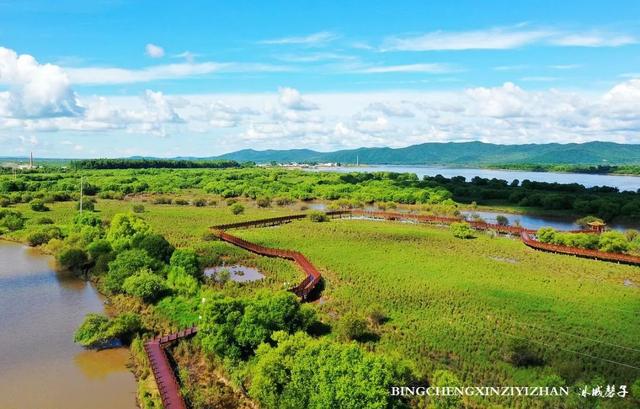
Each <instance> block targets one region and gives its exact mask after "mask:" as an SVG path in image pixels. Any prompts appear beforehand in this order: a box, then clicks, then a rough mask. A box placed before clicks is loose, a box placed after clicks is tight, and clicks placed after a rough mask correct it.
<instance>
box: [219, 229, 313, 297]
mask: <svg viewBox="0 0 640 409" xmlns="http://www.w3.org/2000/svg"><path fill="white" fill-rule="evenodd" d="M283 222H285V221H283ZM213 233H214V234H215V235H216V236H218V237H219V238H220V239H221V240H224V241H226V242H228V243H231V244H233V245H236V246H238V247H241V248H243V249H245V250H249V251H251V252H252V253H256V254H260V255H262V256H267V257H279V258H284V259H287V260H292V261H294V262H295V263H296V264H297V265H298V266H299V267H300V268H301V269H302V271H304V273H305V274H306V277H305V279H304V280H303V281H302V282H301V283H300V284H298V285H297V286H295V287H294V288H292V289H291V291H292V292H293V293H294V294H296V295H297V296H298V297H300V298H302V299H303V300H306V299H307V297H308V296H309V294H310V293H311V292H312V291H313V290H314V289H315V287H316V286H317V285H318V283H319V282H320V278H321V275H320V272H319V271H318V269H316V268H315V266H314V265H313V264H311V263H310V262H309V260H307V258H306V257H305V256H304V255H303V254H302V253H299V252H297V251H292V250H282V249H276V248H271V247H264V246H261V245H259V244H255V243H251V242H249V241H246V240H243V239H241V238H240V237H237V236H234V235H232V234H229V233H227V232H225V231H223V230H217V229H214V230H213Z"/></svg>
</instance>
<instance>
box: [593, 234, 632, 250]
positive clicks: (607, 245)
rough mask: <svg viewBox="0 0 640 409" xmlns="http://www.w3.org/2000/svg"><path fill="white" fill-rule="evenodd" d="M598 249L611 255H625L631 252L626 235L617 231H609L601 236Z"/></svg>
mask: <svg viewBox="0 0 640 409" xmlns="http://www.w3.org/2000/svg"><path fill="white" fill-rule="evenodd" d="M598 248H599V249H600V250H601V251H606V252H610V253H623V252H625V251H627V250H629V242H628V241H627V238H626V237H625V235H624V234H622V233H620V232H617V231H608V232H605V233H602V234H601V235H600V240H599V241H598Z"/></svg>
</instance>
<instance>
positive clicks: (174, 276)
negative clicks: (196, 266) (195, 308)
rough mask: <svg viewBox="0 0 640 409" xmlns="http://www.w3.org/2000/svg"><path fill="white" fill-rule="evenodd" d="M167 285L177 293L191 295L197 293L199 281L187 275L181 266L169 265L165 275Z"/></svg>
mask: <svg viewBox="0 0 640 409" xmlns="http://www.w3.org/2000/svg"><path fill="white" fill-rule="evenodd" d="M167 285H168V286H169V287H170V288H171V289H173V290H175V291H176V292H177V293H178V294H181V295H186V296H193V295H195V294H197V293H198V290H199V289H200V283H199V282H198V280H196V279H195V278H194V277H193V276H191V275H189V274H188V273H187V272H186V271H185V270H184V268H183V267H171V269H170V270H169V275H168V276H167Z"/></svg>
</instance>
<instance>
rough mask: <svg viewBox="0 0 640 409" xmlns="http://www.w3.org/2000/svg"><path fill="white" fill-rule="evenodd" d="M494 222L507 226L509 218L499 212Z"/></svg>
mask: <svg viewBox="0 0 640 409" xmlns="http://www.w3.org/2000/svg"><path fill="white" fill-rule="evenodd" d="M496 223H498V224H499V225H500V226H508V225H509V219H508V218H507V217H506V216H503V215H501V214H499V215H497V216H496Z"/></svg>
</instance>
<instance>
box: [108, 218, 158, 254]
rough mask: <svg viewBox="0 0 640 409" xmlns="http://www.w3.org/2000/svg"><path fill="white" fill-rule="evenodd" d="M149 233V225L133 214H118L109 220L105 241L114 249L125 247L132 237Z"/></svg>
mask: <svg viewBox="0 0 640 409" xmlns="http://www.w3.org/2000/svg"><path fill="white" fill-rule="evenodd" d="M148 231H149V225H148V224H147V222H145V221H144V220H143V219H142V218H141V217H139V216H136V215H134V214H127V213H118V214H116V215H115V216H113V219H111V226H110V227H109V230H108V231H107V240H109V242H110V243H111V245H112V246H113V247H114V248H122V247H127V246H128V245H129V244H130V241H131V239H132V238H133V236H135V235H136V234H139V233H146V232H148Z"/></svg>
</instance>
